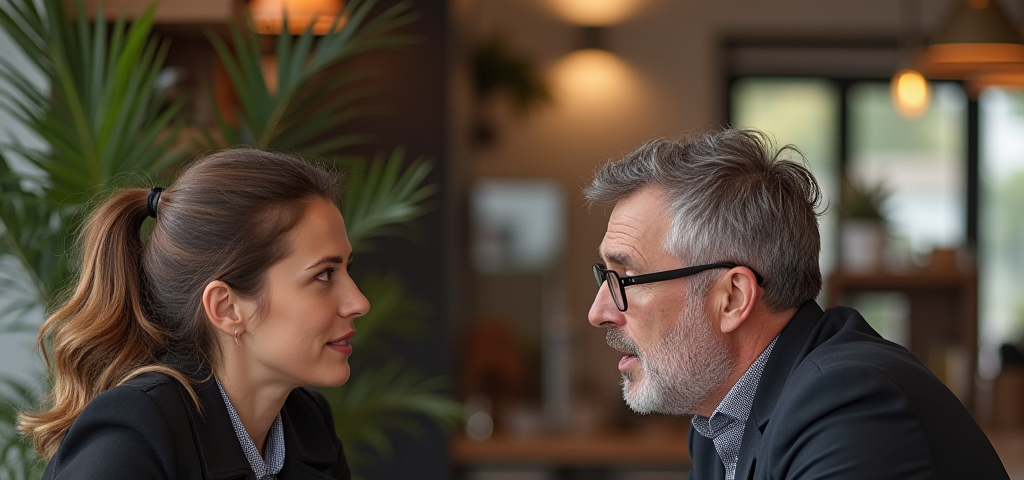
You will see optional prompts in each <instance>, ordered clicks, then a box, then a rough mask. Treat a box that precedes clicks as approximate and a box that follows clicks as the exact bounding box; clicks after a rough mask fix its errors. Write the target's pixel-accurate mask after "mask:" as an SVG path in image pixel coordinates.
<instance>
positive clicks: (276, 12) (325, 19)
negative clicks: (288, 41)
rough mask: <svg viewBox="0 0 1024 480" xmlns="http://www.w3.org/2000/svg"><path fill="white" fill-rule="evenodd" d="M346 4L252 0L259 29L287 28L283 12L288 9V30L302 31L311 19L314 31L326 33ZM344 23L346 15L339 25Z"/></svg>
mask: <svg viewBox="0 0 1024 480" xmlns="http://www.w3.org/2000/svg"><path fill="white" fill-rule="evenodd" d="M343 5H344V2H343V1H342V0H252V1H251V2H250V3H249V12H250V13H251V14H252V20H253V25H254V26H255V28H256V31H257V32H259V33H263V34H269V35H274V34H278V33H281V30H282V29H283V28H284V17H283V14H284V12H285V11H287V12H288V30H289V31H291V33H293V34H300V33H302V32H304V31H305V30H306V28H308V27H309V25H310V24H311V23H312V24H313V33H314V34H316V35H324V34H326V33H328V31H329V30H330V29H331V24H332V23H334V19H335V17H337V16H338V14H339V13H341V11H342V6H343ZM344 23H345V21H344V19H342V20H341V21H339V22H338V27H337V29H340V28H341V26H342V25H344Z"/></svg>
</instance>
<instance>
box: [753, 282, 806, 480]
mask: <svg viewBox="0 0 1024 480" xmlns="http://www.w3.org/2000/svg"><path fill="white" fill-rule="evenodd" d="M822 315H823V312H822V311H821V307H819V306H818V304H817V303H815V302H814V301H808V302H806V303H804V304H803V305H801V306H800V309H799V310H797V312H796V315H794V316H793V318H792V319H791V320H790V321H789V324H787V325H786V327H785V328H783V329H782V332H781V333H779V339H778V341H776V342H775V347H774V348H773V349H772V354H771V356H769V357H768V363H767V364H765V366H764V371H763V372H761V379H760V380H758V383H757V394H756V395H755V396H754V405H753V407H752V408H751V411H750V416H749V417H747V425H746V427H745V428H744V430H743V443H742V444H741V447H740V454H739V458H738V459H737V462H736V479H737V480H741V479H747V478H751V476H752V475H753V472H754V467H755V465H756V462H757V453H758V452H759V451H760V448H761V436H762V435H763V434H764V431H765V429H766V428H767V426H768V421H769V420H771V417H772V412H773V411H774V410H775V405H776V404H777V403H778V401H779V396H780V395H781V394H782V389H783V387H785V385H786V380H787V379H788V378H789V374H790V372H792V371H793V367H794V366H795V365H796V364H797V363H799V359H801V358H803V357H805V356H807V351H806V350H807V345H806V344H807V339H808V337H810V335H811V331H812V330H813V329H814V326H815V324H817V323H818V320H819V319H820V318H821V316H822Z"/></svg>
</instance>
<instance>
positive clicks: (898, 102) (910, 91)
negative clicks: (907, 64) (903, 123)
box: [890, 69, 931, 120]
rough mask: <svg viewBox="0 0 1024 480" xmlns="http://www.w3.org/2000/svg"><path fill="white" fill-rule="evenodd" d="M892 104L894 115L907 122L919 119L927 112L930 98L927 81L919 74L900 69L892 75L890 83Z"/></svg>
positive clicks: (914, 71) (915, 71)
mask: <svg viewBox="0 0 1024 480" xmlns="http://www.w3.org/2000/svg"><path fill="white" fill-rule="evenodd" d="M890 88H891V95H892V103H893V106H894V107H896V113H898V114H899V115H900V116H901V117H903V118H906V119H908V120H913V119H917V118H921V115H924V112H926V111H927V110H928V101H929V98H930V96H931V93H930V90H929V88H928V81H927V80H925V78H924V75H921V72H918V71H917V70H911V69H902V70H900V71H898V72H896V75H893V77H892V81H891V82H890Z"/></svg>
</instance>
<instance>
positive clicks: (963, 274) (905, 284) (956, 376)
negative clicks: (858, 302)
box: [827, 269, 978, 410]
mask: <svg viewBox="0 0 1024 480" xmlns="http://www.w3.org/2000/svg"><path fill="white" fill-rule="evenodd" d="M865 292H899V293H902V294H904V295H905V296H906V298H907V300H908V302H909V306H910V311H909V318H908V321H909V323H910V325H909V342H908V343H909V344H908V345H907V347H908V348H909V349H910V351H911V352H913V353H914V355H917V357H918V358H920V359H921V361H922V362H923V363H924V364H925V365H927V366H928V367H929V368H931V369H932V371H933V372H934V373H935V374H936V376H938V377H939V378H941V379H942V380H943V381H944V382H946V385H947V386H949V387H950V389H951V390H953V392H954V393H957V394H958V396H959V397H960V399H961V401H962V402H963V403H964V405H966V406H967V408H968V409H971V410H973V407H974V398H975V385H974V384H975V379H974V377H975V375H976V372H977V371H978V276H977V273H976V272H974V271H973V270H972V271H961V270H956V269H942V270H925V269H922V270H917V271H911V272H905V273H888V272H873V273H850V272H842V271H837V272H835V273H833V274H832V275H830V276H829V278H828V281H827V302H828V305H829V306H834V305H840V304H843V303H844V302H848V301H849V299H850V297H851V296H852V295H856V294H858V293H865Z"/></svg>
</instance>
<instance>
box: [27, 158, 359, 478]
mask: <svg viewBox="0 0 1024 480" xmlns="http://www.w3.org/2000/svg"><path fill="white" fill-rule="evenodd" d="M336 197H337V190H336V186H335V181H334V179H333V178H332V177H331V176H330V175H328V174H327V173H326V172H325V171H324V170H322V169H320V168H318V167H315V166H311V165H309V164H307V163H305V162H302V161H300V160H297V159H294V158H291V157H289V156H286V155H282V154H275V153H267V152H261V151H257V150H248V149H239V150H228V151H223V152H219V153H215V154H212V155H210V156H207V157H205V158H203V159H201V160H199V161H197V162H196V163H194V164H193V165H192V166H191V167H189V168H188V169H187V170H186V171H185V172H184V173H183V174H182V175H181V177H180V178H179V179H178V180H177V181H175V182H174V184H173V185H171V186H170V187H168V188H167V189H166V190H162V189H160V188H154V189H152V190H148V189H125V190H121V191H118V192H116V193H115V194H114V195H113V196H111V197H110V198H109V199H108V200H107V201H106V202H104V203H103V204H102V205H100V206H99V207H98V208H97V209H96V210H95V211H94V213H93V214H92V215H91V216H90V217H89V220H88V222H87V223H86V225H85V227H84V231H83V236H82V243H81V248H82V259H83V262H82V266H81V270H80V278H79V279H78V284H77V286H76V287H75V289H74V291H73V293H72V294H71V295H70V298H69V300H68V301H67V303H65V304H64V305H63V306H62V307H60V308H59V309H58V310H57V311H56V312H55V313H53V315H52V316H50V318H48V319H47V320H46V322H45V323H44V324H43V327H42V330H41V331H40V334H39V346H40V348H41V349H43V351H44V354H45V353H47V345H48V344H49V345H52V347H51V348H52V355H48V356H47V362H48V363H49V364H50V366H51V369H53V368H55V377H54V387H53V391H52V393H51V394H50V398H49V399H48V402H47V406H48V408H49V409H48V410H46V411H43V412H42V413H38V414H25V415H23V416H22V418H21V428H22V429H23V431H24V432H26V433H27V434H29V435H32V437H33V441H34V443H35V447H36V449H37V450H38V451H39V453H40V454H41V455H42V456H43V458H46V459H49V464H48V465H47V468H46V472H45V473H44V475H43V477H44V478H45V479H64V478H75V479H119V478H133V479H135V478H146V479H207V478H218V479H221V478H224V479H227V478H239V479H241V478H247V479H249V478H255V479H261V480H262V479H273V478H276V479H282V480H285V479H320V478H323V479H327V478H345V479H347V478H349V477H350V473H349V470H348V466H347V463H346V461H345V456H344V454H343V452H342V448H341V442H340V441H339V440H338V437H337V435H336V434H335V431H334V422H333V420H332V417H331V410H330V407H329V406H328V405H327V402H326V401H325V400H324V398H323V397H322V396H321V395H320V394H318V393H317V392H315V391H313V390H310V389H307V388H303V387H305V386H337V385H341V384H343V383H345V381H346V380H348V377H349V366H348V357H349V355H351V353H352V347H351V345H349V339H351V337H352V336H353V335H354V334H355V329H354V328H353V320H354V319H355V318H356V317H359V316H361V315H363V314H365V313H366V312H367V311H368V310H369V308H370V305H369V303H368V302H367V300H366V298H365V297H364V296H363V295H362V293H360V291H359V289H358V288H357V287H356V285H355V283H353V281H352V278H351V277H349V276H348V273H347V271H348V269H349V267H350V266H351V264H352V246H351V244H350V243H349V241H348V237H347V235H346V233H345V224H344V221H343V219H342V216H341V213H340V212H339V210H338V208H337V207H336V205H335V202H336V200H337V198H336ZM147 217H154V219H155V220H154V221H153V223H152V228H151V229H150V231H149V233H148V235H146V237H147V238H146V240H145V241H144V240H143V235H142V234H141V233H140V232H141V231H142V226H143V222H144V221H145V220H146V219H147ZM50 342H52V343H50ZM51 371H52V370H51Z"/></svg>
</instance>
